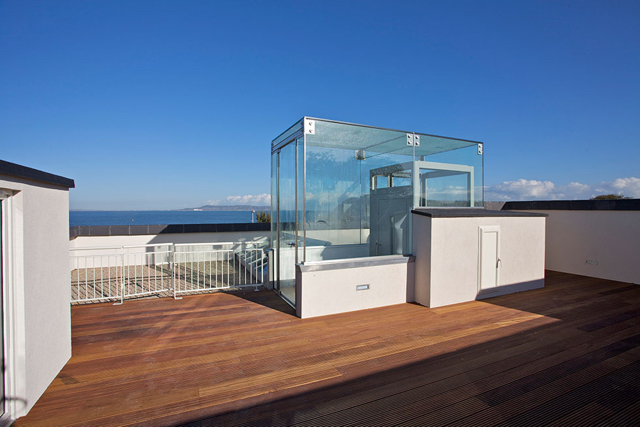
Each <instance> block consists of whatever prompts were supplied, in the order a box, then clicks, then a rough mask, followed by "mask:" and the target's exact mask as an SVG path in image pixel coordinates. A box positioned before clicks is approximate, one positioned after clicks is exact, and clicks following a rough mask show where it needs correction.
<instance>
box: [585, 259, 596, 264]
mask: <svg viewBox="0 0 640 427" xmlns="http://www.w3.org/2000/svg"><path fill="white" fill-rule="evenodd" d="M587 264H589V265H598V261H594V260H592V259H588V260H587Z"/></svg>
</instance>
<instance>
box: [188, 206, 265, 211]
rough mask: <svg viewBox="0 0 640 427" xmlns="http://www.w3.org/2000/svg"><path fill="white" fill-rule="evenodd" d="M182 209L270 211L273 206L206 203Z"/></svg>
mask: <svg viewBox="0 0 640 427" xmlns="http://www.w3.org/2000/svg"><path fill="white" fill-rule="evenodd" d="M180 210H181V211H270V210H271V206H257V205H204V206H200V207H199V208H186V209H180Z"/></svg>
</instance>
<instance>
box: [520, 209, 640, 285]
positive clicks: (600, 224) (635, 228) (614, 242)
mask: <svg viewBox="0 0 640 427" xmlns="http://www.w3.org/2000/svg"><path fill="white" fill-rule="evenodd" d="M531 212H541V213H545V214H547V215H548V216H549V217H548V220H547V255H546V266H547V269H549V270H554V271H560V272H563V273H571V274H578V275H581V276H589V277H598V278H601V279H607V280H617V281H620V282H627V283H635V284H640V264H639V262H638V261H639V260H640V210H628V211H623V210H535V211H533V210H532V211H531Z"/></svg>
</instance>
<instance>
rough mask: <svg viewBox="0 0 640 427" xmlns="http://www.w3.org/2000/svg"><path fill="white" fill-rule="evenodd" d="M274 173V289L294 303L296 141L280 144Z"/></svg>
mask: <svg viewBox="0 0 640 427" xmlns="http://www.w3.org/2000/svg"><path fill="white" fill-rule="evenodd" d="M279 157H280V159H279V174H278V175H279V176H278V229H279V230H280V232H279V234H278V243H279V244H278V259H279V269H278V288H279V289H280V292H281V294H282V295H283V296H284V297H285V298H287V299H288V300H289V302H291V303H292V304H295V301H296V298H295V279H296V276H295V264H296V259H295V258H296V257H295V253H296V234H295V233H296V229H295V219H296V218H295V217H296V204H295V202H296V144H295V142H292V143H290V144H289V145H286V146H284V147H283V148H282V149H281V150H280V154H279Z"/></svg>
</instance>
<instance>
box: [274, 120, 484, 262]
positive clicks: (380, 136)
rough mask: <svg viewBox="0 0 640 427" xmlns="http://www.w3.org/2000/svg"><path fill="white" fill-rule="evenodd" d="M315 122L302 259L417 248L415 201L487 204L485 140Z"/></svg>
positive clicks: (302, 218) (301, 175) (301, 150)
mask: <svg viewBox="0 0 640 427" xmlns="http://www.w3.org/2000/svg"><path fill="white" fill-rule="evenodd" d="M313 120H315V131H314V133H313V134H308V135H305V136H304V144H306V147H301V146H302V145H303V144H302V143H300V144H299V146H298V165H299V169H298V183H297V186H298V187H297V190H298V196H299V198H298V203H297V206H296V208H297V211H298V212H297V216H296V218H297V220H298V224H299V227H298V235H297V236H293V237H292V238H291V240H295V239H297V240H298V244H299V246H300V243H302V242H300V240H303V241H306V251H301V252H299V253H298V258H299V261H302V260H303V259H304V260H305V261H318V260H329V259H343V258H357V257H364V256H371V255H387V254H409V253H411V226H412V224H411V213H410V212H411V209H412V208H413V207H417V206H451V207H469V206H478V207H482V206H483V187H482V186H483V170H482V168H483V158H482V155H481V154H478V143H476V142H474V141H466V140H460V139H453V138H446V137H439V136H434V135H427V134H415V133H407V132H404V131H397V130H391V129H381V128H374V127H368V126H362V125H356V124H349V123H340V122H333V121H329V120H321V119H313ZM294 128H295V129H297V132H301V131H302V124H301V123H300V122H299V123H297V124H296V125H295V126H294ZM292 132H293V131H292V130H288V131H287V132H285V134H288V135H291V136H296V135H295V133H292ZM416 136H419V137H420V145H418V146H415V145H413V142H412V141H414V140H416V139H418V138H416ZM277 140H279V141H281V140H282V138H281V137H279V138H278V139H277ZM302 158H304V160H302ZM292 161H295V160H292ZM305 172H306V174H305ZM280 191H284V190H283V187H281V188H280ZM287 191H290V190H287ZM303 194H304V200H301V199H302V197H303V196H302V195H303ZM281 197H282V198H284V195H282V196H281ZM294 204H295V203H294ZM282 221H284V220H282ZM303 227H304V228H305V229H306V232H305V230H303ZM282 236H283V235H281V238H282ZM280 247H284V244H283V243H281V244H280Z"/></svg>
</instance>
